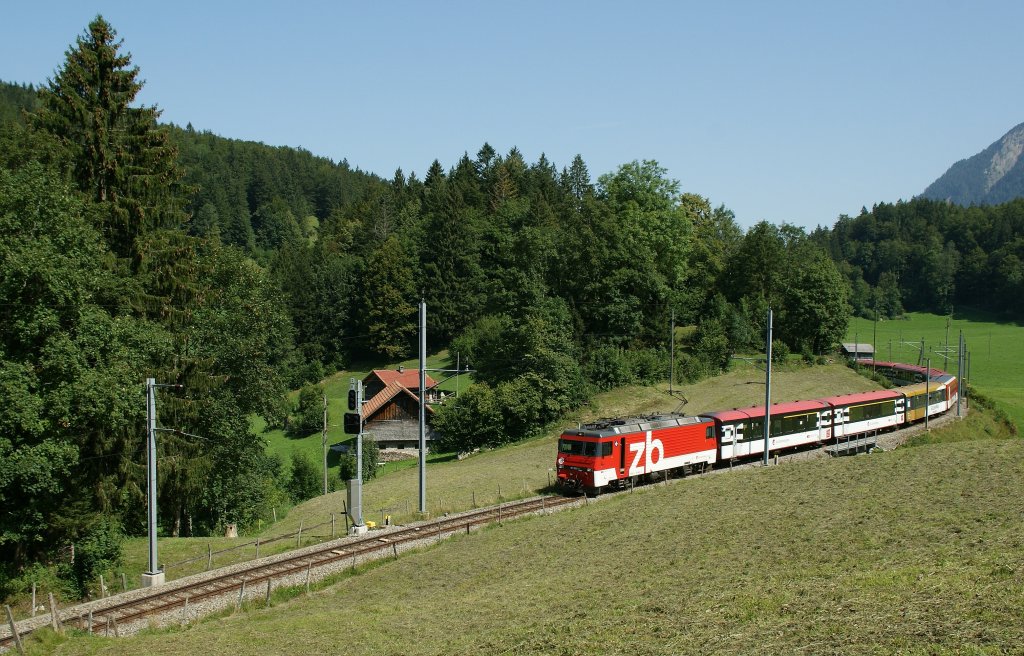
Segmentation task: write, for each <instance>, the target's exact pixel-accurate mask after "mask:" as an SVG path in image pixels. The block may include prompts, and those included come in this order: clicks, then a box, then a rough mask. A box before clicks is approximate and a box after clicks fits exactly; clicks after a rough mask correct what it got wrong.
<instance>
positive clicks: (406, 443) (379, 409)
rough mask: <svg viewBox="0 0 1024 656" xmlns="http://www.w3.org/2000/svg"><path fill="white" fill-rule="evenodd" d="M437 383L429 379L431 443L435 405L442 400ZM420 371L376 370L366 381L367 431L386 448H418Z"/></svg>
mask: <svg viewBox="0 0 1024 656" xmlns="http://www.w3.org/2000/svg"><path fill="white" fill-rule="evenodd" d="M436 386H437V383H436V381H434V379H433V378H431V377H430V376H427V377H426V387H427V410H426V419H427V428H426V439H427V442H428V443H429V442H430V440H431V438H432V433H433V431H432V430H431V428H430V417H431V416H432V415H433V414H434V409H433V408H432V407H431V403H434V402H437V401H438V391H437V389H436ZM419 389H420V372H419V371H418V370H415V369H402V368H399V369H398V370H393V369H374V370H373V371H371V372H370V373H369V374H368V375H367V376H366V378H364V379H363V394H364V396H365V398H366V399H367V401H366V404H365V405H364V406H363V417H365V421H366V424H365V426H366V427H365V429H364V430H365V431H366V432H368V433H370V434H372V435H373V438H374V439H375V440H376V441H377V445H378V446H379V447H380V448H382V449H418V448H419V439H420V429H419V421H420V416H419V412H420V409H419V408H420V398H419Z"/></svg>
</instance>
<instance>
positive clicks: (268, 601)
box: [263, 577, 270, 606]
mask: <svg viewBox="0 0 1024 656" xmlns="http://www.w3.org/2000/svg"><path fill="white" fill-rule="evenodd" d="M263 603H264V604H265V605H267V606H269V605H270V578H269V577H267V596H266V598H265V599H264V600H263Z"/></svg>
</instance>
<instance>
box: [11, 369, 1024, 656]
mask: <svg viewBox="0 0 1024 656" xmlns="http://www.w3.org/2000/svg"><path fill="white" fill-rule="evenodd" d="M826 370H829V371H830V373H832V374H833V375H834V376H835V377H836V378H842V377H844V376H845V370H844V369H842V368H837V369H834V370H831V369H829V368H826ZM816 375H817V374H816ZM726 378H727V379H730V377H726ZM731 381H732V382H731V384H732V385H734V386H735V387H737V388H740V389H745V388H746V387H747V385H746V381H745V380H743V377H742V376H735V377H732V378H731ZM727 384H728V383H727ZM693 392H694V394H693V397H696V398H702V395H701V393H700V391H699V390H696V389H695V390H694V391H693ZM714 393H718V392H714ZM661 400H662V399H659V398H656V396H655V395H653V394H652V395H651V396H650V397H649V401H650V402H651V403H656V402H658V401H661ZM606 402H609V403H615V402H617V401H615V400H613V399H608V400H606ZM692 403H694V401H693V399H692V398H691V404H692ZM694 410H696V408H694ZM1005 437H1006V432H1005V429H1004V428H1003V427H1001V426H1000V425H999V424H998V423H997V422H995V421H993V420H992V419H991V417H989V416H987V415H986V414H985V413H983V412H972V413H971V414H970V415H969V416H968V417H967V418H966V419H964V420H963V421H958V422H954V423H953V424H952V425H951V428H950V430H949V431H948V432H947V431H946V430H945V429H943V430H935V431H932V433H931V434H930V435H928V436H927V437H925V438H924V439H923V440H921V441H920V442H919V445H918V446H911V447H907V448H900V449H896V450H894V451H890V452H885V453H874V454H870V455H861V456H856V457H848V458H838V459H822V460H809V461H803V462H794V463H789V464H783V465H780V466H774V467H768V468H752V469H746V470H736V471H732V472H729V471H722V472H719V473H716V474H714V475H709V476H703V477H691V478H688V479H684V480H680V481H675V482H673V483H672V484H671V485H668V486H663V485H656V486H649V487H646V488H642V489H638V491H637V492H636V493H634V494H627V495H618V496H615V497H605V498H603V499H601V500H600V501H599V502H598V503H591V504H589V505H588V506H585V507H581V508H577V509H574V510H570V511H567V512H562V513H557V514H554V515H550V516H544V517H536V518H531V519H526V520H522V521H515V522H508V523H506V524H505V525H504V526H501V527H492V528H490V529H487V530H484V531H481V532H478V533H474V534H472V535H460V536H457V537H455V538H453V539H451V540H448V541H446V542H444V543H441V544H439V545H435V546H431V547H428V548H425V549H422V550H419V551H416V552H412V553H410V554H407V555H405V556H403V557H401V558H400V559H398V560H397V561H389V562H384V563H381V564H378V565H376V566H372V567H367V568H365V569H360V570H359V571H358V572H357V573H356V574H354V575H352V574H345V575H342V576H339V577H337V578H335V579H333V580H332V581H329V582H327V583H326V584H324V585H321V586H320V587H319V589H318V590H317V591H315V592H314V593H313V594H312V595H311V596H309V597H305V596H302V595H298V594H297V593H296V592H294V591H293V592H288V591H280V592H279V593H278V594H277V595H276V596H275V597H274V598H273V600H272V604H273V605H274V606H275V607H274V609H273V610H268V609H266V608H263V607H262V603H257V604H254V605H252V606H250V607H248V608H247V609H244V610H243V611H241V612H236V613H230V614H222V615H220V616H217V617H215V618H211V619H208V620H206V621H203V622H199V623H197V624H195V625H192V626H190V627H187V628H184V629H173V630H166V631H165V630H161V631H153V632H149V633H147V634H143V635H139V636H136V637H134V638H129V639H124V640H117V639H113V638H109V639H108V638H100V637H75V638H66V639H60V638H57V637H56V636H53V635H52V634H51V635H49V636H47V635H46V632H44V633H43V635H40V636H39V637H36V638H33V639H32V641H33V644H32V645H31V646H30V648H31V649H34V650H36V651H37V652H39V653H42V652H48V653H57V654H68V655H71V654H75V655H78V654H136V653H147V654H179V653H189V652H193V653H208V654H229V653H230V654H233V655H236V656H245V655H248V654H253V655H262V654H266V653H307V652H309V653H345V654H453V653H474V654H475V653H488V654H490V653H509V654H667V653H714V654H748V653H757V654H778V653H787V654H793V653H809V654H821V653H830V654H895V653H899V654H955V653H971V654H983V653H984V654H1006V653H1022V651H1024V648H1022V646H1021V645H1024V565H1022V561H1021V557H1020V556H1021V553H1022V552H1024V538H1022V537H1021V536H1022V535H1024V500H1022V498H1021V496H1020V494H1018V491H1019V490H1021V489H1024V442H1022V441H1021V440H1019V439H1005ZM538 442H541V440H538ZM532 446H533V445H524V447H523V448H524V449H528V448H531V447H532ZM548 446H550V445H548ZM485 456H487V454H484V455H482V456H479V457H478V458H479V460H480V461H485V460H486V458H485ZM538 457H539V456H538ZM549 459H550V454H549V455H548V457H547V458H546V459H545V462H546V460H549ZM472 460H473V459H470V460H469V461H466V462H464V463H461V464H465V465H468V466H474V467H475V466H480V465H478V464H473V463H472ZM522 460H523V461H528V460H529V459H528V458H525V457H524V458H523V459H522ZM516 462H517V463H519V462H520V461H519V460H516ZM453 466H454V465H453ZM517 466H519V465H517ZM447 479H448V476H447V474H446V473H445V470H444V468H443V467H440V466H439V467H438V468H437V471H436V472H435V473H434V480H435V481H436V486H437V487H438V488H441V487H442V486H444V485H448V482H447ZM428 480H429V479H428ZM385 483H386V480H385V481H381V482H380V484H381V485H383V484H385ZM438 493H441V490H440V489H438Z"/></svg>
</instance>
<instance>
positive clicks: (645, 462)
mask: <svg viewBox="0 0 1024 656" xmlns="http://www.w3.org/2000/svg"><path fill="white" fill-rule="evenodd" d="M629 450H630V452H631V453H632V454H633V463H632V464H631V465H630V466H629V475H630V476H637V475H638V474H647V473H649V472H652V471H654V467H655V465H657V464H658V463H659V462H661V459H662V458H664V457H665V445H663V444H662V443H661V440H658V439H653V438H652V437H651V431H647V434H646V435H645V437H644V441H643V442H635V443H633V444H630V445H629Z"/></svg>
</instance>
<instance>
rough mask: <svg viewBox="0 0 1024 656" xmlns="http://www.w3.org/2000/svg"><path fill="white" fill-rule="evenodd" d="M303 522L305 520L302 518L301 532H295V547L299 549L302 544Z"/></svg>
mask: <svg viewBox="0 0 1024 656" xmlns="http://www.w3.org/2000/svg"><path fill="white" fill-rule="evenodd" d="M302 522H303V520H301V519H300V520H299V532H298V533H296V534H295V548H296V549H298V548H299V546H300V545H301V544H302Z"/></svg>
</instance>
